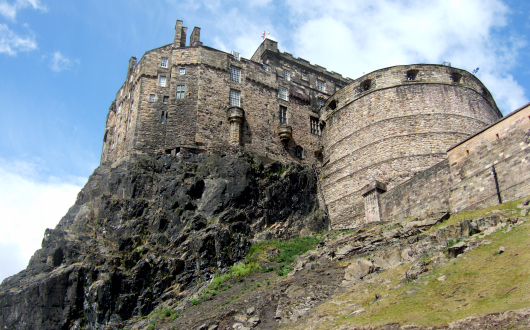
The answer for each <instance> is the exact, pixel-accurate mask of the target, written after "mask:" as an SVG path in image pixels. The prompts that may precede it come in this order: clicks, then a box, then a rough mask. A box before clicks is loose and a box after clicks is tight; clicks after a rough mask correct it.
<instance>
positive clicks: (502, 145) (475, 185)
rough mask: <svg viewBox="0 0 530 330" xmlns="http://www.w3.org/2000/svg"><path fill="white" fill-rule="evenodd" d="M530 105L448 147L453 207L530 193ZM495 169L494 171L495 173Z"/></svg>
mask: <svg viewBox="0 0 530 330" xmlns="http://www.w3.org/2000/svg"><path fill="white" fill-rule="evenodd" d="M529 147H530V105H526V106H525V107H523V108H521V109H520V110H519V111H517V112H514V113H512V114H510V115H509V116H507V117H506V118H504V119H503V120H502V121H500V122H499V123H497V124H495V125H493V126H491V127H489V128H487V129H486V130H484V131H482V132H480V133H479V134H477V135H475V136H473V137H472V138H470V139H468V140H465V141H463V142H461V143H460V144H458V145H457V146H455V147H454V148H451V149H450V150H449V151H448V156H449V163H450V166H451V175H452V178H451V179H452V182H453V184H452V186H451V200H450V203H451V211H452V212H458V211H462V210H474V209H479V208H484V207H488V206H491V205H496V204H498V203H499V200H498V195H497V186H496V183H495V176H496V177H497V185H498V192H499V193H500V198H501V201H502V202H507V201H510V200H514V199H517V198H521V197H524V196H528V195H530V148H529ZM493 168H494V170H495V175H494V173H493Z"/></svg>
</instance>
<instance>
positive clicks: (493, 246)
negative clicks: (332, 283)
mask: <svg viewBox="0 0 530 330" xmlns="http://www.w3.org/2000/svg"><path fill="white" fill-rule="evenodd" d="M520 203H521V201H520V200H519V201H516V202H511V203H506V204H503V205H499V206H497V207H492V208H488V209H484V210H479V211H474V212H465V213H464V212H462V213H460V214H457V215H456V216H454V217H452V218H451V219H449V220H447V221H446V222H444V223H443V224H441V225H439V226H437V227H442V226H447V225H450V224H454V223H457V222H458V221H461V220H463V219H472V218H476V217H478V216H481V215H484V214H487V213H491V212H495V210H499V209H504V210H506V209H512V210H514V211H520V209H518V208H517V207H516V205H517V204H520ZM517 213H519V212H517ZM525 219H526V220H528V217H527V218H525ZM435 229H436V228H433V229H431V230H435ZM505 231H506V230H505V228H504V229H500V230H497V231H496V232H495V233H493V234H491V235H489V236H486V237H485V238H484V239H483V242H485V243H486V244H484V245H480V246H478V247H476V248H475V249H473V250H472V251H470V252H468V253H465V254H463V255H461V256H460V257H459V258H456V259H451V260H450V261H449V262H448V263H447V264H445V265H444V266H442V267H438V268H434V269H433V270H432V271H431V272H430V273H429V274H428V275H426V276H424V277H421V278H420V279H418V280H416V281H411V282H404V279H403V274H404V273H405V271H406V270H407V269H408V267H410V265H411V264H403V265H401V266H399V267H397V268H395V269H392V270H388V271H386V272H383V273H381V274H379V275H378V276H376V277H374V278H372V279H370V280H367V281H363V282H361V283H359V284H356V285H355V286H353V287H351V288H349V289H348V290H347V292H346V293H344V294H341V295H339V296H338V297H336V298H335V299H333V300H331V301H328V302H326V303H324V304H322V305H321V306H319V307H318V312H317V313H318V315H319V316H320V317H321V320H322V319H326V321H325V322H323V323H321V324H320V326H319V328H322V329H327V328H334V327H337V326H340V325H345V324H356V325H382V324H387V323H395V322H399V323H400V324H415V325H423V326H435V325H442V324H447V323H450V322H453V321H455V320H458V319H462V318H465V317H468V316H473V315H483V314H487V313H492V312H503V311H507V310H516V309H520V308H527V307H530V221H528V222H524V223H523V224H521V225H517V226H515V227H514V228H513V230H511V231H509V232H505ZM488 242H490V244H487V243H488ZM501 246H503V247H504V248H505V252H504V253H502V254H498V253H496V252H497V251H499V248H500V247H501ZM427 259H428V258H427ZM444 277H445V278H444ZM376 294H377V295H378V296H379V297H380V298H379V299H377V300H376V299H375V295H376ZM360 309H364V310H365V312H362V313H358V314H356V315H350V314H351V313H352V312H354V311H356V310H360Z"/></svg>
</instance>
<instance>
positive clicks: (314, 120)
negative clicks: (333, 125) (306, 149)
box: [309, 117, 320, 135]
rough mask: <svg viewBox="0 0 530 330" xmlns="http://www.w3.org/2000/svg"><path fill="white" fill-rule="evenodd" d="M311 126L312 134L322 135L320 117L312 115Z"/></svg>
mask: <svg viewBox="0 0 530 330" xmlns="http://www.w3.org/2000/svg"><path fill="white" fill-rule="evenodd" d="M309 127H310V131H311V134H314V135H320V127H319V126H318V118H315V117H311V118H310V119H309Z"/></svg>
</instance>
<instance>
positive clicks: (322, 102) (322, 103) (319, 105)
mask: <svg viewBox="0 0 530 330" xmlns="http://www.w3.org/2000/svg"><path fill="white" fill-rule="evenodd" d="M325 103H326V101H324V100H323V99H317V104H318V108H319V109H322V107H323V106H324V104H325Z"/></svg>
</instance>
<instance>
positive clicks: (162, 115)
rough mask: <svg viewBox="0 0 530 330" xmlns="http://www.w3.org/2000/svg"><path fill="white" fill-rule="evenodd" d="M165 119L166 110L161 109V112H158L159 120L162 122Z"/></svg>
mask: <svg viewBox="0 0 530 330" xmlns="http://www.w3.org/2000/svg"><path fill="white" fill-rule="evenodd" d="M165 121H166V112H165V111H162V113H161V114H160V122H161V123H163V122H165Z"/></svg>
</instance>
